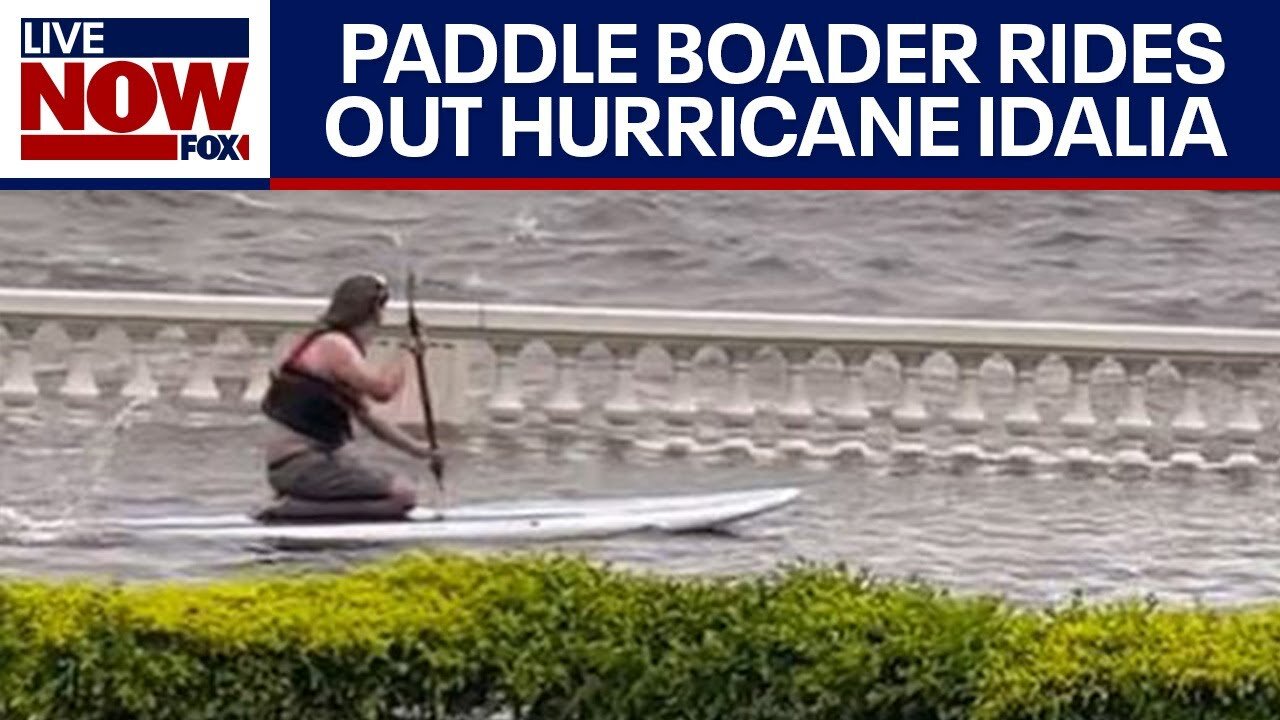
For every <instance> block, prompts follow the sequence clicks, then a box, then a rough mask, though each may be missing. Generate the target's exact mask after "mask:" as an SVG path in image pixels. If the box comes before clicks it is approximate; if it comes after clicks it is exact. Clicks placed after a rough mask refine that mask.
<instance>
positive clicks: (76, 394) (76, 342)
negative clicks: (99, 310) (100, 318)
mask: <svg viewBox="0 0 1280 720" xmlns="http://www.w3.org/2000/svg"><path fill="white" fill-rule="evenodd" d="M62 328H63V330H65V331H66V333H67V338H68V339H69V340H70V341H71V347H70V348H69V349H68V351H69V353H70V360H69V361H68V363H67V377H66V379H65V380H64V381H63V383H62V388H61V389H59V391H58V394H59V395H61V396H62V397H63V398H64V399H66V400H67V402H68V403H69V404H72V405H87V404H89V403H91V402H93V401H94V400H97V399H98V397H99V396H100V395H101V393H100V392H99V390H98V380H97V378H96V377H94V373H93V352H94V339H95V338H96V337H97V334H96V330H97V328H96V326H95V325H94V324H93V323H92V322H64V323H62Z"/></svg>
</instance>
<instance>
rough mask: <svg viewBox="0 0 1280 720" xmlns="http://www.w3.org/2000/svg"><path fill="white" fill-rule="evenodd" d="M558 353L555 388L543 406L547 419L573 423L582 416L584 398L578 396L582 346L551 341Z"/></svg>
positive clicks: (566, 423)
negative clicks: (579, 360)
mask: <svg viewBox="0 0 1280 720" xmlns="http://www.w3.org/2000/svg"><path fill="white" fill-rule="evenodd" d="M549 344H550V346H551V351H552V352H554V353H555V355H556V371H555V389H554V390H553V391H552V393H551V397H550V398H549V399H548V400H547V402H546V404H544V405H543V406H542V410H543V412H545V413H546V414H547V419H548V420H550V421H551V422H552V423H554V424H556V425H571V424H573V423H575V422H577V421H578V419H579V418H580V417H581V416H582V400H581V399H580V398H579V397H578V353H579V351H580V350H581V348H580V346H579V345H577V344H575V343H572V341H563V340H558V341H553V342H551V343H549Z"/></svg>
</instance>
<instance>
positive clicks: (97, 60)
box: [19, 18, 250, 161]
mask: <svg viewBox="0 0 1280 720" xmlns="http://www.w3.org/2000/svg"><path fill="white" fill-rule="evenodd" d="M249 72H250V63H249V21H248V20H247V19H243V18H182V19H161V18H106V19H98V18H56V19H54V18H23V19H22V69H21V90H20V103H19V104H20V108H21V109H20V114H21V134H22V141H21V159H23V160H209V161H219V160H248V159H249V135H248V134H247V133H245V132H243V130H242V128H240V127H238V126H237V121H236V118H237V113H238V112H239V109H240V99H241V95H242V91H243V90H244V87H245V80H246V77H247V76H248V73H249Z"/></svg>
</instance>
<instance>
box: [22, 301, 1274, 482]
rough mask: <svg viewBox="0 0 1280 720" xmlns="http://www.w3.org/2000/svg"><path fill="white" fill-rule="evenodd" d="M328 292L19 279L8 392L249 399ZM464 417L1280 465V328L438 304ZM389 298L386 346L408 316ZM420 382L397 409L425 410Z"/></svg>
mask: <svg viewBox="0 0 1280 720" xmlns="http://www.w3.org/2000/svg"><path fill="white" fill-rule="evenodd" d="M322 308H323V301H321V300H319V299H282V298H264V297H232V296H212V295H178V294H152V293H101V292H80V291H51V290H19V289H0V327H2V328H3V331H2V332H0V408H3V409H4V411H5V412H22V411H23V409H24V408H30V407H38V406H40V405H41V404H45V403H65V404H66V405H69V406H72V407H81V406H92V405H94V404H98V403H109V402H111V401H112V400H116V399H125V400H134V401H137V402H150V403H155V404H158V405H165V406H172V407H175V408H180V409H185V410H188V411H195V412H201V411H205V412H207V411H213V410H217V411H231V412H243V413H246V414H247V413H249V412H250V411H251V409H252V408H253V407H254V406H255V405H256V403H257V402H258V400H259V399H260V398H261V396H262V393H263V391H264V390H265V388H266V381H267V377H268V375H267V373H268V371H269V369H270V367H271V364H272V363H273V362H274V361H275V359H276V358H277V357H278V356H279V354H280V352H281V350H282V348H283V347H284V346H285V345H286V344H287V343H288V342H289V340H290V338H291V337H295V336H296V335H297V334H298V333H300V332H302V331H303V330H304V329H305V328H306V327H307V326H308V325H309V324H310V323H311V322H312V320H313V319H314V318H315V317H316V316H317V315H318V314H319V313H320V311H321V310H322ZM422 314H423V318H424V321H425V322H426V324H427V326H428V328H429V331H430V334H431V337H432V339H433V346H432V349H431V352H430V364H429V368H430V372H431V377H432V380H433V387H432V390H433V392H434V393H435V397H436V405H437V412H438V413H439V415H440V418H441V420H442V421H443V422H445V423H447V424H449V425H451V426H452V427H454V428H455V429H457V430H459V431H460V432H463V433H468V434H475V435H482V436H490V435H504V434H510V435H525V436H534V435H537V436H546V437H554V438H562V439H569V440H573V441H594V440H600V441H605V442H621V443H625V444H627V445H628V446H634V447H638V448H646V449H650V450H654V451H659V452H691V453H725V454H735V453H736V454H742V455H748V456H755V457H758V458H770V457H790V456H794V457H797V458H826V459H839V458H853V459H857V458H874V457H899V458H912V457H919V456H926V455H927V456H930V457H935V458H939V457H940V458H944V459H945V458H949V459H953V460H955V461H957V462H994V461H1000V462H1013V463H1031V464H1037V463H1068V464H1071V463H1075V464H1084V465H1088V464H1105V465H1109V466H1113V467H1118V468H1129V467H1132V468H1151V467H1162V468H1170V469H1175V470H1188V471H1194V470H1198V469H1203V468H1219V469H1227V470H1252V469H1257V468H1261V467H1266V466H1275V465H1276V464H1277V462H1278V461H1280V443H1278V442H1277V435H1278V433H1277V427H1276V426H1277V407H1280V403H1278V402H1277V399H1278V396H1280V369H1278V367H1277V363H1276V358H1277V357H1280V332H1272V331H1265V330H1247V329H1225V328H1193V327H1164V326H1136V325H1100V324H1074V323H1026V322H987V321H967V320H925V319H897V318H860V317H838V316H827V315H799V314H790V315H784V314H768V313H734V312H688V311H674V310H647V309H621V308H582V307H552V306H530V305H488V304H486V305H480V304H475V303H427V304H424V308H423V313H422ZM403 321H404V307H403V306H402V305H400V304H397V303H393V304H392V305H391V306H390V307H389V309H388V315H387V318H386V327H385V328H384V331H383V336H382V338H381V342H380V343H379V344H378V345H377V346H376V348H375V352H376V353H378V354H386V353H390V352H394V350H393V349H392V348H391V347H390V345H391V344H392V343H393V342H394V340H395V339H396V338H397V337H398V336H399V334H400V333H401V331H400V330H399V328H400V327H402V326H403ZM416 398H417V395H416V388H412V387H411V388H407V389H406V392H405V393H403V394H402V396H401V397H400V398H397V399H396V400H395V401H393V402H392V403H389V404H388V405H387V406H386V407H384V408H383V409H382V411H383V412H386V413H388V414H390V415H391V416H393V417H395V418H396V419H398V420H401V421H403V422H406V423H413V422H417V421H420V412H419V411H418V410H417V401H416Z"/></svg>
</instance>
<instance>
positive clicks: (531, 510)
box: [101, 488, 800, 542]
mask: <svg viewBox="0 0 1280 720" xmlns="http://www.w3.org/2000/svg"><path fill="white" fill-rule="evenodd" d="M799 495H800V491H799V490H798V489H795V488H777V489H767V490H743V491H733V492H720V493H709V494H701V495H677V496H666V497H661V496H650V497H633V498H583V499H566V500H539V501H532V502H502V503H483V504H476V505H464V506H459V507H454V508H449V509H448V510H446V511H445V512H444V513H442V514H438V513H436V512H434V511H432V510H430V509H428V508H420V509H417V510H415V511H414V512H413V513H412V514H411V516H410V517H409V519H407V520H405V521H400V522H372V523H311V524H270V525H263V524H261V523H257V522H254V521H253V520H252V519H250V518H248V517H246V516H242V515H210V516H203V517H186V518H182V517H167V518H127V519H121V520H117V521H108V522H106V523H103V524H102V525H101V527H103V528H110V529H116V530H126V531H130V532H136V533H139V534H145V535H148V536H150V535H158V536H165V537H175V536H180V537H194V538H209V539H219V538H221V539H245V540H301V541H333V542H345V541H362V542H403V541H414V540H476V541H490V540H553V539H556V540H562V539H575V538H592V537H608V536H612V535H619V534H623V533H629V532H642V531H654V530H656V531H663V532H684V531H692V530H701V529H710V528H715V527H718V526H721V525H725V524H728V523H731V522H734V521H737V520H742V519H745V518H749V517H753V516H755V515H759V514H761V513H764V512H768V511H770V510H773V509H776V508H779V507H782V506H783V505H786V504H788V503H790V502H792V501H794V500H795V499H796V498H797V497H798V496H799Z"/></svg>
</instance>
